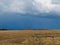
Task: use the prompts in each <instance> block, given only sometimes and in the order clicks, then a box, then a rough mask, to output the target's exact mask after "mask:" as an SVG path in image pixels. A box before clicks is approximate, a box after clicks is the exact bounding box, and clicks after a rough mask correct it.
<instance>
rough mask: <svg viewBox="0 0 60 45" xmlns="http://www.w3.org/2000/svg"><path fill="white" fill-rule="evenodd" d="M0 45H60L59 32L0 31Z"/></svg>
mask: <svg viewBox="0 0 60 45" xmlns="http://www.w3.org/2000/svg"><path fill="white" fill-rule="evenodd" d="M0 45H60V31H59V30H20V31H19V30H16V31H13V30H12V31H0Z"/></svg>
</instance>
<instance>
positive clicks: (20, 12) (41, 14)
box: [0, 0, 60, 29]
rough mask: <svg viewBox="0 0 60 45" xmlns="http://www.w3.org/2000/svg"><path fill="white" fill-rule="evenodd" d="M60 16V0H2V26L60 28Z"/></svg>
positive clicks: (0, 0) (0, 15) (0, 12)
mask: <svg viewBox="0 0 60 45" xmlns="http://www.w3.org/2000/svg"><path fill="white" fill-rule="evenodd" d="M59 17H60V0H0V25H1V26H0V28H8V29H15V28H14V27H16V26H17V27H16V29H26V28H27V27H29V28H32V29H35V28H36V29H45V28H46V29H60V28H59V27H60V24H59V22H60V18H59ZM24 20H25V21H24ZM27 20H28V21H29V22H27ZM32 20H33V21H32ZM36 21H37V22H36ZM56 21H57V22H56ZM9 22H11V23H9ZM22 22H23V23H22ZM39 22H40V23H39ZM41 22H42V24H41ZM49 22H50V23H49ZM14 23H15V24H14ZM34 23H35V24H34ZM53 23H54V24H53ZM13 24H14V25H13ZM30 24H31V25H30ZM47 24H48V25H47ZM50 24H53V25H50ZM20 25H22V27H21V26H20ZM40 25H41V26H40ZM43 25H46V26H43ZM51 26H52V27H51ZM18 27H19V28H18Z"/></svg>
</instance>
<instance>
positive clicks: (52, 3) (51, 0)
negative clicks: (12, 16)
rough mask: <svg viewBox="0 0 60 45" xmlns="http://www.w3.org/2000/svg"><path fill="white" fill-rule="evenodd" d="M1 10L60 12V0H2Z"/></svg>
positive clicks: (0, 3)
mask: <svg viewBox="0 0 60 45" xmlns="http://www.w3.org/2000/svg"><path fill="white" fill-rule="evenodd" d="M0 11H1V12H18V13H31V12H33V13H49V12H56V13H60V0H0Z"/></svg>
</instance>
